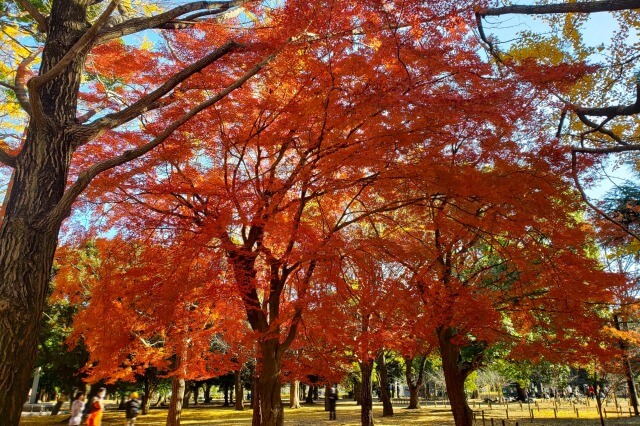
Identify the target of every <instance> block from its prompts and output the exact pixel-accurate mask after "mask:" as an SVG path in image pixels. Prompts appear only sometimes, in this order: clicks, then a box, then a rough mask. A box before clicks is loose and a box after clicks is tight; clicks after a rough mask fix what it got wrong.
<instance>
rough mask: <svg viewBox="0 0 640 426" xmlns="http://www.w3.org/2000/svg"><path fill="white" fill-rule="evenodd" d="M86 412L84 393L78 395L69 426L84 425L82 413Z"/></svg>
mask: <svg viewBox="0 0 640 426" xmlns="http://www.w3.org/2000/svg"><path fill="white" fill-rule="evenodd" d="M83 411H84V392H78V393H76V397H75V398H74V399H73V403H72V404H71V418H70V419H69V426H77V425H79V424H80V423H82V412H83Z"/></svg>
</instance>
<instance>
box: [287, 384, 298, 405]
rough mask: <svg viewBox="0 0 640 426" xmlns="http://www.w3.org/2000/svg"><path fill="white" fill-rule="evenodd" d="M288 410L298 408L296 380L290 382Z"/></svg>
mask: <svg viewBox="0 0 640 426" xmlns="http://www.w3.org/2000/svg"><path fill="white" fill-rule="evenodd" d="M289 408H294V409H297V408H300V382H299V381H297V380H294V381H292V382H291V391H290V392H289Z"/></svg>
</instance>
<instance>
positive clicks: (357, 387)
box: [353, 377, 362, 405]
mask: <svg viewBox="0 0 640 426" xmlns="http://www.w3.org/2000/svg"><path fill="white" fill-rule="evenodd" d="M353 399H354V400H355V401H356V405H362V383H361V382H360V381H359V380H358V379H356V378H355V377H354V379H353Z"/></svg>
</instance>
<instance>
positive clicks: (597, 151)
mask: <svg viewBox="0 0 640 426" xmlns="http://www.w3.org/2000/svg"><path fill="white" fill-rule="evenodd" d="M572 151H574V152H577V153H581V154H615V153H619V152H629V151H640V145H637V144H633V145H616V146H611V147H606V148H585V147H574V148H572Z"/></svg>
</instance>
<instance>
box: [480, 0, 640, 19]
mask: <svg viewBox="0 0 640 426" xmlns="http://www.w3.org/2000/svg"><path fill="white" fill-rule="evenodd" d="M632 9H640V0H602V1H586V2H585V1H583V2H563V3H553V4H537V5H511V6H503V7H490V8H487V9H481V10H478V11H477V13H478V14H479V15H480V16H482V17H485V16H500V15H508V14H516V15H547V14H557V13H597V12H614V11H618V10H632Z"/></svg>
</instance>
